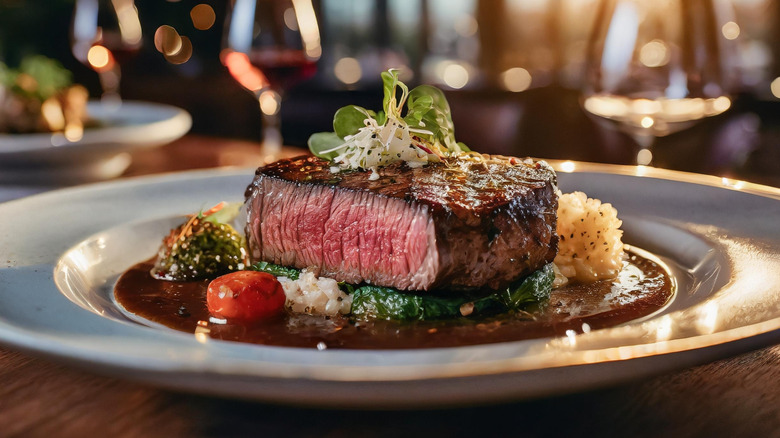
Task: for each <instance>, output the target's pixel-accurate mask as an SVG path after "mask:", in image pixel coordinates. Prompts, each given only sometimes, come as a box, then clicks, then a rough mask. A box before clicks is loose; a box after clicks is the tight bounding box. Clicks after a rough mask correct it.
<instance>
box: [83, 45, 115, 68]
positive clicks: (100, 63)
mask: <svg viewBox="0 0 780 438" xmlns="http://www.w3.org/2000/svg"><path fill="white" fill-rule="evenodd" d="M87 61H88V62H89V65H91V66H92V68H94V69H95V70H104V69H110V68H111V67H113V65H114V60H113V57H112V56H111V52H110V51H109V50H108V49H106V48H105V47H103V46H101V45H94V46H92V47H90V49H89V52H87Z"/></svg>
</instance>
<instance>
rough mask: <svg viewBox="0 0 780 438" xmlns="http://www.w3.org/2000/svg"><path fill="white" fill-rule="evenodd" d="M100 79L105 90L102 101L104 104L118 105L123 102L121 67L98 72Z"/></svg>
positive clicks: (116, 66)
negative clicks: (120, 87) (120, 88)
mask: <svg viewBox="0 0 780 438" xmlns="http://www.w3.org/2000/svg"><path fill="white" fill-rule="evenodd" d="M98 77H99V78H100V86H101V88H103V95H102V96H101V98H100V99H101V100H102V101H103V103H118V102H120V101H121V100H122V97H121V96H120V94H119V80H120V79H121V77H122V74H121V72H120V70H119V66H118V65H115V66H114V67H113V68H111V69H108V70H104V71H100V72H98Z"/></svg>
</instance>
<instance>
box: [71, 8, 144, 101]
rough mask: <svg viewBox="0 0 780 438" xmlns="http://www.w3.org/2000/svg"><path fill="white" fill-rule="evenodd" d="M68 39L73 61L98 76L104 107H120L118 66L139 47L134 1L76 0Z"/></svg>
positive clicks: (139, 40)
mask: <svg viewBox="0 0 780 438" xmlns="http://www.w3.org/2000/svg"><path fill="white" fill-rule="evenodd" d="M70 37H71V39H70V42H71V49H72V51H73V55H74V56H75V57H76V59H78V60H79V61H80V62H81V63H83V64H84V65H86V66H88V67H90V68H91V69H93V70H95V71H96V72H97V73H98V76H99V77H100V85H101V87H102V88H103V95H102V100H103V101H104V103H114V104H116V103H119V102H120V101H121V97H120V88H119V83H120V79H121V77H122V72H121V69H120V64H121V63H124V62H125V61H126V60H127V59H129V58H130V57H132V56H134V55H135V54H136V53H138V51H139V49H140V48H141V45H142V31H141V22H140V20H139V18H138V10H137V9H136V7H135V3H134V1H133V0H76V4H75V9H74V12H73V21H72V23H71V35H70Z"/></svg>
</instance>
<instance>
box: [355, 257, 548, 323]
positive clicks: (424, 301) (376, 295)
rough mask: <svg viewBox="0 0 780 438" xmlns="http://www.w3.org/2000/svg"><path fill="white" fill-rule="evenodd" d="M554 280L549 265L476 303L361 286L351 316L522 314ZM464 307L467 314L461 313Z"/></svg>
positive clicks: (413, 317) (428, 317)
mask: <svg viewBox="0 0 780 438" xmlns="http://www.w3.org/2000/svg"><path fill="white" fill-rule="evenodd" d="M554 278H555V273H554V272H553V269H552V265H551V264H548V265H546V266H544V267H543V268H541V269H539V270H538V271H536V272H534V273H532V274H531V275H529V276H528V277H526V278H524V279H522V280H520V281H518V282H515V283H514V284H512V285H510V286H509V287H507V288H506V289H505V290H502V291H498V292H495V293H492V294H490V295H487V296H484V297H481V298H477V299H469V298H467V297H451V298H450V297H441V296H431V295H417V294H414V293H409V292H400V291H398V290H396V289H393V288H389V287H379V286H363V287H360V288H358V289H357V290H356V291H355V293H354V294H353V295H352V315H353V316H354V317H355V318H357V319H386V320H398V321H423V320H435V319H447V318H457V317H460V316H463V313H466V314H467V315H490V314H496V313H501V312H508V311H516V310H523V309H524V308H526V307H528V306H529V305H531V304H536V303H540V302H542V301H544V300H546V299H548V298H549V297H550V292H551V290H552V282H553V279H554ZM464 305H467V307H468V308H469V309H468V310H470V312H466V311H465V310H466V309H464V312H462V311H461V309H462V308H463V306H464ZM472 305H473V307H471V306H472Z"/></svg>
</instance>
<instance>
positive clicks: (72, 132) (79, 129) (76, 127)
mask: <svg viewBox="0 0 780 438" xmlns="http://www.w3.org/2000/svg"><path fill="white" fill-rule="evenodd" d="M63 134H65V138H67V139H68V141H70V142H76V141H79V140H81V138H82V137H84V126H83V125H82V124H81V123H68V124H67V125H65V131H64V132H63Z"/></svg>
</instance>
